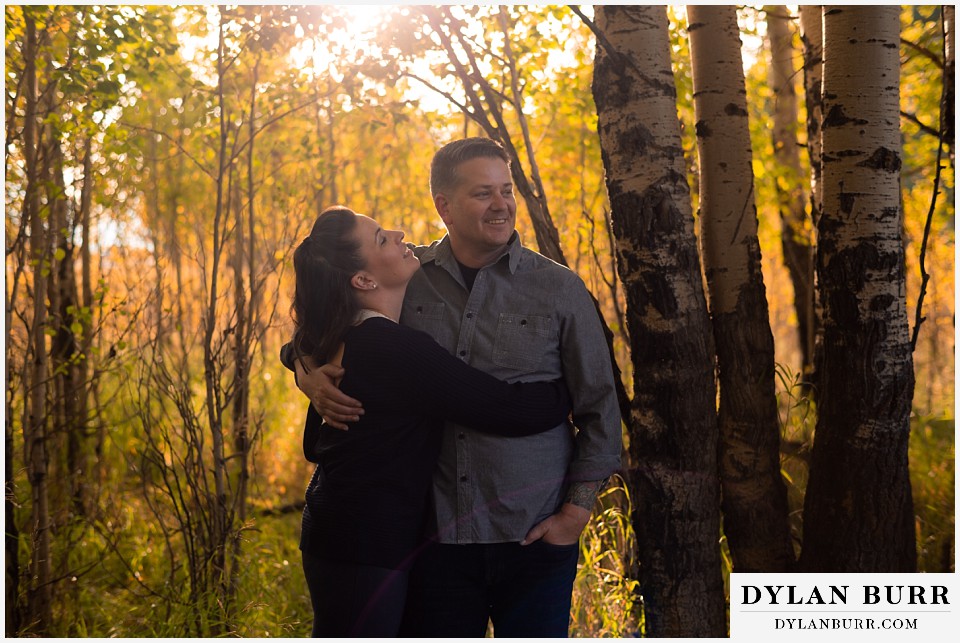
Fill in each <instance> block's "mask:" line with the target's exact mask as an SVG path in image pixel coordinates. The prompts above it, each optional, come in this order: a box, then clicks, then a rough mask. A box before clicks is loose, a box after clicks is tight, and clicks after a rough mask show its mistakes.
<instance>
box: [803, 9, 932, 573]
mask: <svg viewBox="0 0 960 643" xmlns="http://www.w3.org/2000/svg"><path fill="white" fill-rule="evenodd" d="M823 26H824V40H823V41H824V49H823V97H824V101H823V110H824V114H825V117H824V120H823V129H822V132H823V177H822V178H823V213H822V215H821V218H820V225H819V247H818V256H817V267H818V274H819V277H820V279H819V287H820V300H821V302H822V304H823V312H824V315H823V348H824V352H823V355H824V361H823V369H822V373H821V375H820V383H821V386H820V391H819V400H818V402H819V403H818V411H819V417H818V421H817V429H816V437H815V440H814V446H813V453H812V460H811V470H810V481H809V484H808V486H807V493H806V499H805V508H804V541H803V553H802V555H801V568H802V569H803V570H804V571H812V572H913V571H916V543H915V535H914V528H913V520H914V518H913V504H912V499H911V490H910V476H909V471H908V461H907V443H908V439H909V435H910V420H909V417H910V407H911V401H912V398H913V386H914V379H913V362H912V353H911V350H910V334H909V324H908V321H907V313H906V300H905V290H906V285H905V274H904V252H903V245H902V229H903V227H902V212H901V209H900V186H899V178H900V165H901V160H900V130H899V124H900V117H899V62H900V61H899V43H900V38H899V29H900V8H899V7H898V6H889V7H887V6H884V7H878V6H873V7H859V6H857V7H852V6H844V7H825V8H824V12H823Z"/></svg>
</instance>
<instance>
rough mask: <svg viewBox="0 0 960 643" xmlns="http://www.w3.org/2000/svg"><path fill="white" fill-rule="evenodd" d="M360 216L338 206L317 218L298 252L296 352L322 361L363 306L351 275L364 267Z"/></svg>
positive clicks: (295, 255)
mask: <svg viewBox="0 0 960 643" xmlns="http://www.w3.org/2000/svg"><path fill="white" fill-rule="evenodd" d="M356 227H357V215H356V213H355V212H354V211H353V210H351V209H350V208H347V207H344V206H339V205H337V206H332V207H329V208H327V209H325V210H324V211H323V212H321V213H320V216H319V217H317V221H316V223H314V224H313V229H312V230H311V231H310V236H309V237H307V238H306V239H304V240H303V241H302V242H301V243H300V245H299V246H297V249H296V251H294V253H293V268H294V272H295V273H296V290H295V292H294V296H293V306H292V307H291V315H292V316H293V322H294V324H295V330H294V333H293V350H294V355H295V356H297V357H298V358H299V357H301V356H305V355H309V356H310V357H312V358H313V359H314V360H315V361H316V362H317V363H318V364H323V363H325V362H326V361H328V360H329V359H330V358H331V357H332V356H333V355H334V353H335V352H336V350H337V348H338V347H339V345H340V342H341V341H342V340H343V336H344V334H345V333H346V332H347V329H348V328H350V326H351V325H352V324H353V322H354V320H355V319H356V316H357V313H358V312H359V310H360V305H359V304H358V303H357V297H356V293H355V291H354V289H353V287H352V286H351V285H350V279H351V277H353V276H354V275H355V274H356V273H357V272H358V271H360V270H362V269H363V267H364V264H363V260H362V259H361V257H360V242H359V241H358V240H356V239H355V238H354V236H353V231H354V230H355V229H356Z"/></svg>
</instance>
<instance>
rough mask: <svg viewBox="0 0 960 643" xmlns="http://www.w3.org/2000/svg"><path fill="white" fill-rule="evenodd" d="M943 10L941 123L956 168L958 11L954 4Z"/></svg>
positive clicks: (952, 165) (952, 163) (946, 5)
mask: <svg viewBox="0 0 960 643" xmlns="http://www.w3.org/2000/svg"><path fill="white" fill-rule="evenodd" d="M942 9H943V82H944V88H943V104H942V105H941V114H942V115H941V117H940V118H941V123H943V142H944V143H945V144H946V146H947V150H948V153H949V155H950V167H954V149H953V142H954V126H955V125H956V123H955V121H954V119H955V113H954V109H955V107H956V105H955V102H956V90H955V85H956V75H955V74H956V64H955V62H954V59H955V54H956V47H957V43H956V29H957V26H956V24H957V23H956V11H957V8H956V7H955V6H954V5H952V4H945V5H943V7H942Z"/></svg>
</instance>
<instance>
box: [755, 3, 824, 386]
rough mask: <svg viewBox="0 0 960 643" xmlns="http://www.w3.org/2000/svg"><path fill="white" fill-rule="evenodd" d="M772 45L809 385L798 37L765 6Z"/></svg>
mask: <svg viewBox="0 0 960 643" xmlns="http://www.w3.org/2000/svg"><path fill="white" fill-rule="evenodd" d="M764 11H765V12H766V14H767V39H768V41H769V43H770V87H771V89H772V90H773V95H774V105H775V107H774V112H773V153H774V158H776V160H777V168H778V172H779V174H780V175H779V176H777V179H776V185H777V196H778V199H779V205H780V221H781V224H782V231H781V239H782V245H783V260H784V263H785V264H786V266H787V271H788V272H789V274H790V281H791V283H793V291H794V307H795V308H796V311H797V322H798V323H797V326H798V332H799V337H800V353H801V359H802V369H803V370H802V372H803V379H804V381H807V382H809V381H811V380H812V377H813V372H814V366H815V362H814V342H815V336H816V315H815V308H814V303H813V298H814V290H813V241H812V240H813V227H812V226H811V224H810V220H809V219H808V218H807V216H806V214H805V212H804V199H803V188H802V187H801V185H802V184H801V176H802V172H801V168H800V151H799V147H798V145H797V124H798V121H799V117H798V115H797V92H796V89H795V87H794V78H795V72H794V69H793V58H794V48H793V32H792V30H791V27H790V19H791V17H790V12H789V11H788V10H787V8H786V7H785V6H783V5H768V6H766V7H764Z"/></svg>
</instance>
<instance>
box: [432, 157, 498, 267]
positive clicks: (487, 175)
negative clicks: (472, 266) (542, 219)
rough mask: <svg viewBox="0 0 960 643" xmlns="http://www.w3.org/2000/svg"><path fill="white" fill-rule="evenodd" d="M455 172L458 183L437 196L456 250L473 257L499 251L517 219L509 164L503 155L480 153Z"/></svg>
mask: <svg viewBox="0 0 960 643" xmlns="http://www.w3.org/2000/svg"><path fill="white" fill-rule="evenodd" d="M456 172H457V176H459V177H460V182H459V183H458V185H457V187H456V188H455V189H454V190H453V191H452V192H449V193H446V194H444V193H440V194H437V196H436V197H435V198H434V204H435V205H436V207H437V212H438V213H439V214H440V218H441V219H443V222H444V224H446V226H447V231H448V232H449V234H450V239H451V241H452V242H453V245H454V249H455V252H456V251H458V250H459V251H463V252H466V253H469V254H470V255H473V256H474V257H480V256H486V255H491V254H493V253H496V252H499V251H500V250H502V249H503V248H504V246H506V244H507V242H508V241H509V240H510V235H511V234H513V230H514V227H515V226H516V222H517V201H516V198H515V197H514V194H513V180H512V179H511V178H510V168H509V167H507V164H506V163H505V162H504V161H503V160H502V159H499V158H489V157H481V158H475V159H471V160H469V161H466V162H464V163H461V164H460V165H459V166H457V170H456ZM459 258H460V257H459V256H458V259H459ZM461 260H462V259H461Z"/></svg>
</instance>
